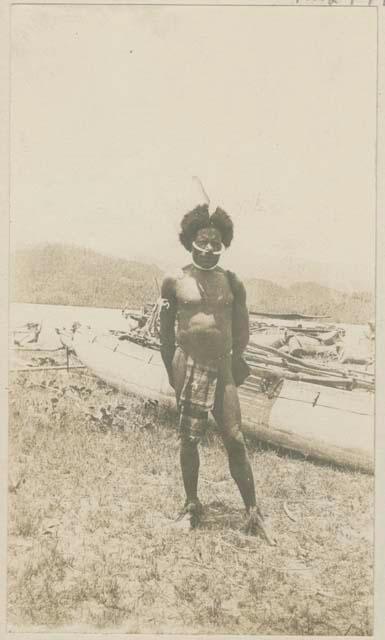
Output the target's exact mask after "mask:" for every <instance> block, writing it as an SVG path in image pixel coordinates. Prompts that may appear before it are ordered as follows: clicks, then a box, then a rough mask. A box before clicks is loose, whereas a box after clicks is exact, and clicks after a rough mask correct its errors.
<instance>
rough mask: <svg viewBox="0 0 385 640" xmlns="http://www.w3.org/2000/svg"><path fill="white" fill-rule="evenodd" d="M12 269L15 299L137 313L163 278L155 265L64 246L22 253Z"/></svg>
mask: <svg viewBox="0 0 385 640" xmlns="http://www.w3.org/2000/svg"><path fill="white" fill-rule="evenodd" d="M12 267H13V268H12V274H11V300H12V301H14V302H31V303H37V304H64V305H77V306H85V307H108V308H121V307H122V306H123V305H128V307H132V308H137V307H140V306H141V305H142V304H143V303H144V302H147V301H148V300H152V299H154V298H156V297H157V295H158V293H157V285H156V281H158V282H159V285H160V283H161V279H162V272H161V271H160V269H159V268H158V267H156V266H154V265H147V264H141V263H138V262H130V261H129V260H124V259H121V258H113V257H109V256H105V255H102V254H100V253H96V252H95V251H92V250H91V249H83V248H80V247H76V246H70V245H60V244H47V245H39V246H37V247H34V248H32V249H24V250H18V251H17V252H16V253H15V254H14V256H13V260H12Z"/></svg>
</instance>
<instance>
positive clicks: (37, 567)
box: [8, 372, 373, 635]
mask: <svg viewBox="0 0 385 640" xmlns="http://www.w3.org/2000/svg"><path fill="white" fill-rule="evenodd" d="M10 409H11V410H10V415H11V423H10V434H9V447H10V465H9V467H10V479H9V530H8V541H9V551H8V625H9V628H10V629H13V630H17V631H22V630H31V629H35V630H37V629H39V630H50V629H51V630H52V629H68V628H71V629H75V628H77V629H79V630H81V629H87V630H98V629H113V630H115V631H121V632H127V633H135V632H137V633H145V632H158V633H161V632H164V633H170V632H180V633H182V632H183V633H217V634H224V633H236V634H240V633H243V634H256V635H258V634H292V635H302V634H307V635H312V634H318V635H344V634H349V635H370V634H371V632H372V568H373V564H372V563H373V549H372V516H373V514H372V509H373V478H371V477H368V476H364V475H360V474H354V473H348V472H342V471H338V470H336V469H332V468H330V467H326V466H323V467H321V466H316V465H314V464H311V463H310V462H306V461H302V460H296V459H292V458H290V457H288V456H284V457H282V456H279V455H278V454H277V453H275V452H273V451H268V450H263V449H261V450H255V449H254V450H252V451H250V455H251V459H252V465H253V469H254V473H255V480H256V486H257V491H258V494H259V496H260V499H261V504H262V509H263V511H264V512H266V513H268V514H269V519H270V523H271V526H272V529H273V531H274V534H275V535H276V537H277V538H278V543H279V546H278V547H277V548H274V547H269V546H268V545H266V544H265V543H264V542H263V541H262V540H261V539H259V538H252V537H246V536H245V535H243V534H242V524H243V510H242V508H241V502H240V498H239V496H238V493H237V491H236V488H235V486H234V485H233V482H232V480H231V478H230V476H229V472H228V469H227V461H226V458H225V454H224V450H223V448H222V445H221V443H220V441H219V439H218V437H217V435H216V434H213V433H210V434H209V435H208V438H207V440H206V441H205V442H204V443H203V445H202V447H201V454H202V455H201V481H200V494H201V499H202V501H203V503H204V504H205V505H206V511H205V521H204V523H203V525H202V527H201V528H199V529H197V530H195V531H193V532H190V533H188V534H186V533H185V532H183V531H181V530H179V529H177V528H175V523H174V518H175V515H176V513H177V512H178V510H179V508H180V507H181V504H182V501H183V491H182V485H181V480H180V471H179V463H178V440H177V434H176V431H175V428H174V424H175V418H174V416H173V415H172V414H171V413H168V412H166V411H165V410H163V409H161V408H157V407H152V406H148V405H146V404H145V403H144V402H143V401H141V400H140V399H137V398H134V397H129V396H123V395H120V394H119V393H117V392H115V391H114V390H113V389H111V388H110V387H108V386H106V385H104V384H103V383H102V382H100V381H98V380H96V379H94V378H91V377H88V376H86V375H84V373H81V372H72V373H69V374H68V373H67V372H60V373H59V372H56V373H53V372H42V373H38V372H35V373H31V374H18V375H17V376H16V375H15V377H14V381H13V384H12V387H11V390H10ZM285 501H286V503H287V505H288V507H289V509H290V512H291V514H292V515H293V516H294V517H295V521H293V520H291V519H290V518H289V517H288V516H287V515H286V513H285V511H284V509H283V504H284V502H285Z"/></svg>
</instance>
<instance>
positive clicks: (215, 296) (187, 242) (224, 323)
mask: <svg viewBox="0 0 385 640" xmlns="http://www.w3.org/2000/svg"><path fill="white" fill-rule="evenodd" d="M179 238H180V241H181V243H182V244H183V246H184V247H185V248H186V250H187V251H189V252H190V253H191V256H192V263H190V264H188V265H187V266H186V267H184V268H183V269H182V270H181V271H180V273H178V274H176V275H173V276H166V277H165V278H164V280H163V283H162V290H161V296H162V298H163V306H162V310H161V314H160V340H161V354H162V358H163V362H164V364H165V367H166V369H167V372H168V376H169V380H170V384H171V386H172V387H173V388H174V390H175V394H176V399H177V403H178V410H179V427H180V436H181V450H180V463H181V469H182V477H183V484H184V488H185V493H186V502H185V505H184V510H183V513H185V514H189V516H190V521H191V524H192V526H196V524H198V522H199V519H200V515H201V512H202V505H201V503H200V501H199V499H198V492H197V489H198V472H199V453H198V443H199V440H200V438H201V436H202V434H203V432H204V430H205V427H206V424H207V418H208V412H209V411H212V414H213V416H214V418H215V420H216V422H217V424H218V427H219V430H220V433H221V436H222V439H223V442H224V445H225V447H226V451H227V454H228V460H229V467H230V473H231V476H232V478H233V479H234V481H235V482H236V484H237V486H238V489H239V491H240V494H241V496H242V499H243V502H244V505H245V508H246V514H247V522H246V531H247V532H249V533H256V532H257V531H260V532H261V533H262V534H263V535H264V537H265V538H266V539H267V540H268V541H269V542H272V541H271V539H270V538H269V536H268V534H267V532H266V529H265V526H264V523H263V518H262V514H261V512H260V510H259V508H258V507H257V503H256V496H255V488H254V479H253V472H252V469H251V465H250V462H249V459H248V455H247V451H246V446H245V441H244V438H243V434H242V429H241V411H240V404H239V398H238V392H237V388H236V382H237V383H238V384H240V383H241V382H242V381H243V379H244V377H245V375H247V372H246V373H243V372H242V371H241V370H240V367H241V368H242V365H243V366H244V367H245V368H246V369H247V367H246V365H245V363H244V361H243V360H242V358H241V356H242V353H243V351H244V349H245V348H246V346H247V343H248V340H249V320H248V311H247V307H246V291H245V287H244V285H243V284H242V282H241V281H240V280H239V279H238V277H237V276H236V275H235V274H234V273H232V272H229V271H225V270H224V269H222V268H221V267H219V266H218V262H219V258H220V255H221V253H222V251H223V248H224V247H225V248H227V247H229V246H230V243H231V241H232V239H233V223H232V220H231V218H230V216H229V215H228V214H227V213H226V212H225V211H223V210H221V209H219V208H217V209H216V211H215V212H214V213H213V214H212V215H210V214H209V211H208V206H207V205H202V206H198V207H196V208H195V209H193V210H192V211H190V212H189V213H187V214H186V215H185V216H184V217H183V219H182V222H181V232H180V235H179ZM239 374H240V379H239V380H237V381H235V380H234V375H236V377H239Z"/></svg>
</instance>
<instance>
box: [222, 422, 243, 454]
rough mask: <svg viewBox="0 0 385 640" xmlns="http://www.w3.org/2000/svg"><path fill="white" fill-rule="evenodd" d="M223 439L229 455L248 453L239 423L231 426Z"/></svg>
mask: <svg viewBox="0 0 385 640" xmlns="http://www.w3.org/2000/svg"><path fill="white" fill-rule="evenodd" d="M223 440H224V444H225V447H226V449H227V452H228V454H229V455H245V454H246V445H245V439H244V437H243V433H242V431H241V428H240V426H239V425H234V426H233V427H231V429H229V430H228V431H227V433H226V434H225V436H224V438H223Z"/></svg>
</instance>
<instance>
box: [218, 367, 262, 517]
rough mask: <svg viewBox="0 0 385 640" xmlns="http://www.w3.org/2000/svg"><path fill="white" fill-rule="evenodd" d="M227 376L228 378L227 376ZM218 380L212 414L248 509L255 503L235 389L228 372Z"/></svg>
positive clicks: (230, 466)
mask: <svg viewBox="0 0 385 640" xmlns="http://www.w3.org/2000/svg"><path fill="white" fill-rule="evenodd" d="M226 377H227V378H228V379H226ZM226 377H224V378H222V377H221V379H220V380H219V381H218V387H217V394H216V398H215V406H214V410H213V415H214V418H215V421H216V422H217V424H218V426H219V428H220V431H221V435H222V439H223V443H224V445H225V447H226V451H227V455H228V459H229V468H230V473H231V477H232V478H233V480H234V481H235V483H236V485H237V487H238V489H239V492H240V494H241V497H242V500H243V502H244V505H245V507H246V510H247V511H249V509H250V508H251V507H255V506H256V504H257V503H256V497H255V487H254V477H253V471H252V469H251V465H250V461H249V457H248V455H247V450H246V445H245V440H244V437H243V434H242V431H241V409H240V405H239V398H238V392H237V389H236V387H235V385H234V383H233V381H232V379H231V377H230V376H226Z"/></svg>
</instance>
